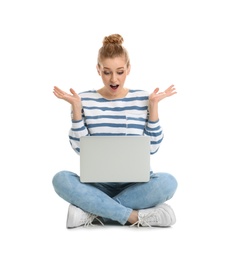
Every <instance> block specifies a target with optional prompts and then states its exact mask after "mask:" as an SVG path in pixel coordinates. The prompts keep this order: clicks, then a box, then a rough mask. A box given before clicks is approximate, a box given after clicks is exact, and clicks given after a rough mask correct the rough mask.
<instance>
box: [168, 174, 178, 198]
mask: <svg viewBox="0 0 226 260" xmlns="http://www.w3.org/2000/svg"><path fill="white" fill-rule="evenodd" d="M167 183H168V185H167V186H168V199H170V198H172V197H173V195H174V193H175V192H176V190H177V186H178V182H177V180H176V178H175V177H174V176H173V175H171V174H169V173H168V174H167Z"/></svg>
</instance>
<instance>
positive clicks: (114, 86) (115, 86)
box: [110, 84, 119, 90]
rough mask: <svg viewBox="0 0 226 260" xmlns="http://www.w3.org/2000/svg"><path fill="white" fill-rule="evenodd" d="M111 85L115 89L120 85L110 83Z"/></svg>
mask: <svg viewBox="0 0 226 260" xmlns="http://www.w3.org/2000/svg"><path fill="white" fill-rule="evenodd" d="M110 87H111V88H112V89H114V90H116V89H117V88H118V87H119V85H117V84H116V85H110Z"/></svg>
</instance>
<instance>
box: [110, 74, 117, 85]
mask: <svg viewBox="0 0 226 260" xmlns="http://www.w3.org/2000/svg"><path fill="white" fill-rule="evenodd" d="M116 80H117V76H116V73H112V74H111V82H113V83H114V82H116Z"/></svg>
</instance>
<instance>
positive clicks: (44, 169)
mask: <svg viewBox="0 0 226 260" xmlns="http://www.w3.org/2000/svg"><path fill="white" fill-rule="evenodd" d="M223 3H224V1H219V0H214V1H208V0H207V1H200V0H196V1H193V0H192V1H179V0H178V1H176V0H173V1H145V0H140V1H124V0H114V1H103V0H96V1H92V0H84V1H76V0H75V1H68V0H64V1H59V0H56V1H50V0H46V1H43V0H39V1H25V0H21V1H10V0H9V1H6V0H5V1H1V2H0V37H1V39H0V88H1V91H0V100H1V101H0V120H1V121H0V122H1V127H0V129H1V135H0V138H1V139H0V149H1V163H0V174H1V188H0V200H1V201H0V209H1V213H0V219H1V221H0V237H1V241H2V242H1V250H0V255H2V256H0V258H1V259H32V260H33V259H77V258H78V257H80V258H81V257H82V259H83V258H84V257H85V259H88V258H93V259H108V258H110V259H116V258H117V259H125V258H126V259H129V258H132V259H135V258H136V259H138V258H148V259H200V258H204V257H206V256H208V257H209V258H210V259H213V258H214V259H218V260H219V259H225V257H226V254H225V251H224V248H223V246H224V244H223V240H224V236H225V217H226V216H225V213H224V212H225V209H224V207H225V184H224V180H225V177H224V176H225V173H226V172H225V163H224V161H225V130H226V129H225V98H224V95H225V94H224V93H225V87H226V77H225V71H226V62H225V61H226V48H225V46H226V38H225V24H226V16H225V7H224V5H223ZM112 33H119V34H121V35H122V36H123V38H124V40H125V44H124V46H125V47H126V48H127V49H128V51H129V54H130V58H131V64H132V69H131V74H130V75H129V77H128V78H127V82H126V86H127V87H129V88H138V89H146V90H149V91H150V92H152V91H153V90H154V88H156V87H160V89H161V90H164V89H165V88H167V87H168V86H170V85H171V84H174V85H175V87H176V88H177V91H178V93H177V95H175V96H173V97H171V98H169V99H167V100H164V101H162V102H161V103H160V108H159V110H160V120H161V125H162V127H163V128H164V132H165V139H164V142H163V144H162V146H161V148H160V150H159V152H158V153H157V154H156V155H155V156H153V158H152V160H153V165H152V167H153V169H154V171H166V172H170V173H172V174H174V176H175V177H176V178H177V180H178V183H179V186H178V190H177V192H176V194H175V196H174V198H173V199H172V200H171V201H169V204H170V205H171V206H172V207H173V208H174V210H175V212H176V215H177V223H176V224H175V225H174V226H173V227H172V228H169V229H154V228H151V229H147V228H140V229H136V228H128V227H94V228H88V229H85V228H78V229H75V230H67V229H66V228H65V224H66V214H67V208H68V204H67V203H66V202H65V201H63V200H62V199H61V198H59V197H58V196H57V195H56V193H55V192H54V190H53V187H52V183H51V181H52V177H53V175H54V174H55V173H56V172H58V171H60V170H72V171H76V172H77V171H78V169H79V165H78V162H79V158H78V156H77V155H76V154H75V153H74V152H73V150H72V149H71V147H70V145H69V142H68V131H69V128H70V107H69V104H67V103H66V102H64V101H62V100H58V99H57V98H56V97H55V96H54V95H53V93H52V90H53V86H54V85H57V86H59V87H60V88H62V89H64V90H65V91H68V89H69V88H71V87H72V88H74V89H75V90H76V91H77V92H80V91H83V90H88V89H98V88H100V87H101V86H102V82H101V78H100V77H99V76H98V74H97V72H96V68H95V66H96V59H97V52H98V49H99V48H100V47H101V45H102V40H103V38H104V36H107V35H109V34H112ZM3 255H4V256H3Z"/></svg>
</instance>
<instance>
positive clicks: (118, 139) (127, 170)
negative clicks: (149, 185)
mask: <svg viewBox="0 0 226 260" xmlns="http://www.w3.org/2000/svg"><path fill="white" fill-rule="evenodd" d="M149 178H150V138H149V137H148V136H83V137H81V138H80V180H81V182H147V181H149Z"/></svg>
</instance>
